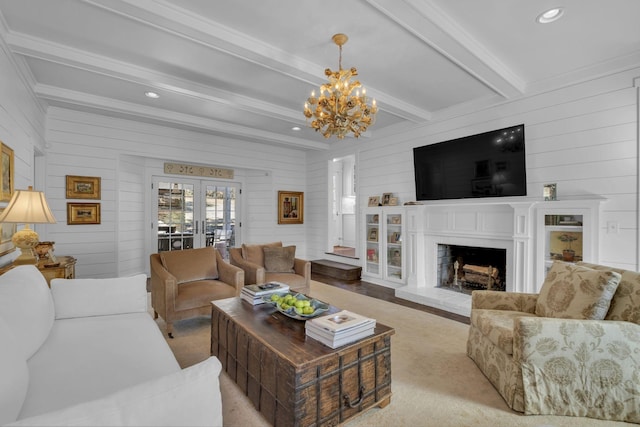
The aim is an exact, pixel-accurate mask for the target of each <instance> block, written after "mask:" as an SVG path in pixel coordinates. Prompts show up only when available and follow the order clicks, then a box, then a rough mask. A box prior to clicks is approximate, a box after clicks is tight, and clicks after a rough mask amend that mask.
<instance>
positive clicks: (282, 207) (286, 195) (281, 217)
mask: <svg viewBox="0 0 640 427" xmlns="http://www.w3.org/2000/svg"><path fill="white" fill-rule="evenodd" d="M303 223H304V193H303V192H301V191H278V224H303Z"/></svg>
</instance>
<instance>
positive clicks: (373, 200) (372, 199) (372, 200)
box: [369, 196, 380, 206]
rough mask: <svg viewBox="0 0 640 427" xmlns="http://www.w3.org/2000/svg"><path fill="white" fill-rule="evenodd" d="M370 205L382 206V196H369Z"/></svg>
mask: <svg viewBox="0 0 640 427" xmlns="http://www.w3.org/2000/svg"><path fill="white" fill-rule="evenodd" d="M369 206H380V196H369Z"/></svg>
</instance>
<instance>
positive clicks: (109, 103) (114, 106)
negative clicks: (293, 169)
mask: <svg viewBox="0 0 640 427" xmlns="http://www.w3.org/2000/svg"><path fill="white" fill-rule="evenodd" d="M34 92H35V93H36V95H37V96H38V97H40V98H43V99H46V100H49V101H53V102H61V103H70V104H73V105H77V106H81V107H86V108H92V109H96V110H103V111H108V112H111V113H117V114H125V115H128V116H133V117H141V118H146V119H152V120H157V121H161V122H163V123H172V124H175V125H179V126H185V127H190V128H194V129H202V130H208V131H214V132H217V133H221V134H225V135H229V136H232V137H243V138H248V139H253V140H259V141H260V142H263V143H270V144H274V145H284V146H288V147H294V148H305V149H310V150H327V149H328V144H326V143H322V142H315V141H310V140H306V139H302V138H294V137H290V136H286V135H281V134H277V133H273V132H268V131H263V130H259V129H254V128H250V127H246V126H240V125H236V124H231V123H227V122H221V121H218V120H213V119H208V118H205V117H197V116H193V115H190V114H182V113H178V112H175V111H168V110H164V109H160V108H154V107H148V106H146V105H140V104H135V103H130V102H124V101H118V100H115V99H111V98H106V97H102V96H97V95H90V94H87V93H84V92H77V91H72V90H68V89H61V88H59V87H54V86H49V85H43V84H36V86H35V87H34Z"/></svg>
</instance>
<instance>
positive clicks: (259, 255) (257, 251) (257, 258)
mask: <svg viewBox="0 0 640 427" xmlns="http://www.w3.org/2000/svg"><path fill="white" fill-rule="evenodd" d="M281 247H282V242H272V243H264V244H260V245H245V244H244V243H243V244H242V258H244V259H245V260H247V261H249V262H252V263H254V264H258V265H259V266H260V267H264V252H263V249H264V248H281Z"/></svg>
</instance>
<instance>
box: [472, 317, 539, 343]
mask: <svg viewBox="0 0 640 427" xmlns="http://www.w3.org/2000/svg"><path fill="white" fill-rule="evenodd" d="M523 316H525V317H536V315H535V314H532V313H523V312H521V311H511V310H482V309H476V310H471V322H472V323H473V324H474V325H475V326H476V327H477V328H478V329H479V330H480V332H482V334H483V335H484V336H485V337H486V338H487V339H488V340H489V341H491V342H492V343H493V345H495V346H497V347H498V348H499V349H501V350H502V351H504V352H505V353H506V354H513V327H514V321H515V320H516V318H518V317H523Z"/></svg>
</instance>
